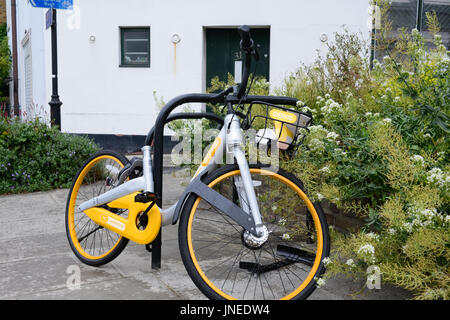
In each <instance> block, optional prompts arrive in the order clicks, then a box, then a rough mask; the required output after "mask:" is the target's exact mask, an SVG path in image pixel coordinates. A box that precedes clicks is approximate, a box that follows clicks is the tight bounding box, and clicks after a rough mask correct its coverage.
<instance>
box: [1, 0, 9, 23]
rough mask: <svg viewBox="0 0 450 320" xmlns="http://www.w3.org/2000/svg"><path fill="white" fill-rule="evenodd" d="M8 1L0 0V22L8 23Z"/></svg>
mask: <svg viewBox="0 0 450 320" xmlns="http://www.w3.org/2000/svg"><path fill="white" fill-rule="evenodd" d="M6 1H7V0H0V24H2V23H6Z"/></svg>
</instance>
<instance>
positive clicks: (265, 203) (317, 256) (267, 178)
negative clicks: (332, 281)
mask: <svg viewBox="0 0 450 320" xmlns="http://www.w3.org/2000/svg"><path fill="white" fill-rule="evenodd" d="M250 173H251V175H252V180H253V181H254V182H253V183H254V185H255V192H256V195H257V199H258V203H259V208H260V211H261V216H262V219H263V223H264V225H265V226H266V227H267V229H268V231H269V236H268V238H267V239H266V240H264V239H262V240H260V241H259V242H258V240H256V241H255V240H254V239H252V238H251V237H249V234H248V233H246V232H245V230H243V228H242V227H241V226H239V225H238V224H236V223H235V222H234V221H233V220H231V219H230V218H229V217H228V216H227V215H225V214H224V213H223V212H220V211H219V210H217V209H216V208H215V207H213V206H211V205H210V204H208V203H207V202H206V201H204V200H203V199H201V198H200V197H198V196H196V195H194V194H191V195H190V196H189V197H188V199H187V200H186V203H185V205H184V208H183V211H182V214H181V217H180V225H179V246H180V253H181V257H182V259H183V263H184V265H185V267H186V270H187V272H188V274H189V276H190V277H191V278H192V280H193V282H194V283H195V284H196V285H197V287H198V288H199V289H200V290H201V291H202V292H203V293H204V294H205V295H206V296H207V297H208V298H210V299H257V300H265V299H270V300H272V299H305V298H307V297H308V296H309V295H310V294H311V293H312V292H313V291H314V289H315V288H316V279H317V277H319V276H320V275H321V274H322V273H323V272H324V270H325V268H324V265H323V263H322V260H323V259H324V258H325V257H327V256H328V255H329V250H330V249H329V248H330V241H329V235H328V225H327V222H326V219H325V216H324V214H323V211H322V209H321V207H320V205H319V204H313V203H312V202H311V201H310V200H309V199H308V197H307V195H306V193H305V191H304V190H303V184H302V183H301V181H300V180H298V179H297V178H296V177H295V176H293V175H291V174H289V173H286V172H284V171H283V170H279V171H278V172H277V173H273V172H271V171H268V170H267V169H264V168H262V167H261V166H253V167H251V168H250ZM239 177H240V171H239V168H238V166H237V165H227V166H224V167H222V168H220V169H218V170H216V171H214V172H212V173H211V174H209V175H208V176H207V177H206V178H205V181H204V182H205V183H206V184H207V185H209V187H211V188H213V189H214V190H216V191H218V192H220V194H221V195H223V196H225V197H226V198H228V199H229V200H232V201H234V202H235V203H236V204H238V205H241V207H242V206H245V197H243V196H242V195H239V194H238V192H237V190H238V188H236V184H237V182H238V180H239Z"/></svg>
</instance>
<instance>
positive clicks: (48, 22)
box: [45, 8, 53, 29]
mask: <svg viewBox="0 0 450 320" xmlns="http://www.w3.org/2000/svg"><path fill="white" fill-rule="evenodd" d="M52 24H53V10H52V8H50V9H48V11H47V13H46V14H45V28H46V29H48V28H50V27H51V26H52Z"/></svg>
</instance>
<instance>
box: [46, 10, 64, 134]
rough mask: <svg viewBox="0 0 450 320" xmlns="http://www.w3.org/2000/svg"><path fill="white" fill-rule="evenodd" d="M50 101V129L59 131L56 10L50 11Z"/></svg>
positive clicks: (59, 103) (59, 106) (59, 107)
mask: <svg viewBox="0 0 450 320" xmlns="http://www.w3.org/2000/svg"><path fill="white" fill-rule="evenodd" d="M52 15H53V17H52V27H51V29H52V99H51V101H50V102H49V105H50V120H51V125H52V127H54V126H58V127H59V130H61V105H62V102H61V100H59V94H58V49H57V48H58V47H57V24H56V9H52Z"/></svg>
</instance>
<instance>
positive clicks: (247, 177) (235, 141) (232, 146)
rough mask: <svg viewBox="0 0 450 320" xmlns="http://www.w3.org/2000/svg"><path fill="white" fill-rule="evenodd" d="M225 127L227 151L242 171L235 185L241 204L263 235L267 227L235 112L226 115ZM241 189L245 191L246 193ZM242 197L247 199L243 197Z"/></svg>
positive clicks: (259, 232) (258, 231)
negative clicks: (263, 219) (260, 209)
mask: <svg viewBox="0 0 450 320" xmlns="http://www.w3.org/2000/svg"><path fill="white" fill-rule="evenodd" d="M224 127H225V128H226V130H227V132H226V144H225V148H226V152H227V153H231V154H232V155H233V157H234V159H236V163H237V165H238V167H239V170H240V173H241V177H240V178H241V179H238V180H237V183H235V187H236V188H237V189H238V191H239V192H238V194H239V197H240V198H241V200H244V201H241V205H242V207H243V209H244V210H245V211H249V212H248V213H249V214H250V215H251V216H252V217H253V221H254V223H255V228H256V233H257V234H258V236H260V237H262V236H264V235H265V232H267V229H266V228H265V227H264V225H263V223H262V219H261V213H260V211H259V206H258V201H257V199H256V193H255V188H254V185H253V180H252V177H251V174H250V168H249V165H248V162H247V158H246V157H245V152H244V150H243V147H244V138H243V135H242V129H241V125H240V121H239V119H238V118H237V117H236V116H234V115H233V114H229V115H227V116H226V117H225V124H224ZM242 189H243V190H242ZM241 191H244V193H242V192H241ZM242 197H244V198H245V199H242Z"/></svg>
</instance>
